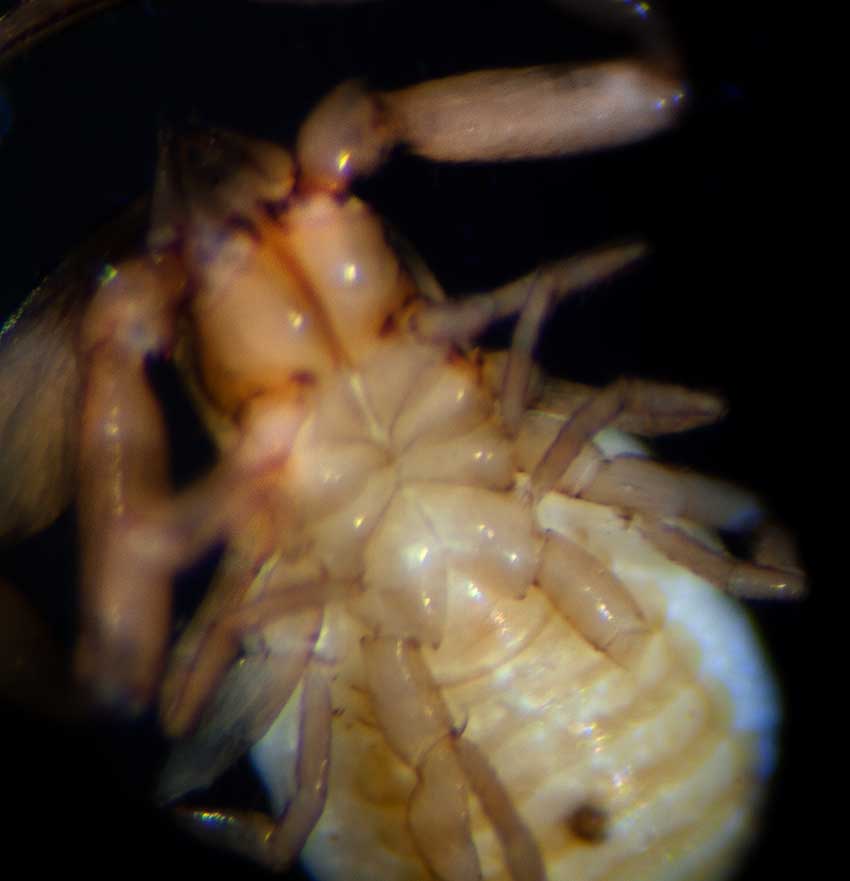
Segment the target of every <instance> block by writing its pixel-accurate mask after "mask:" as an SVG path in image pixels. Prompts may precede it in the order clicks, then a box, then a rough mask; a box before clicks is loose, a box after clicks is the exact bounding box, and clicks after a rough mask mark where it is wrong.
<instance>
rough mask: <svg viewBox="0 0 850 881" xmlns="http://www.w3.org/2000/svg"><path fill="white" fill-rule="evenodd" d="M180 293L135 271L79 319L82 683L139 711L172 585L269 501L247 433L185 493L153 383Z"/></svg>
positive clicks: (159, 274)
mask: <svg viewBox="0 0 850 881" xmlns="http://www.w3.org/2000/svg"><path fill="white" fill-rule="evenodd" d="M182 295H183V276H182V273H181V271H180V270H179V269H178V267H177V264H176V262H175V261H172V259H171V258H169V257H164V258H161V259H151V260H146V261H145V260H139V261H134V262H129V263H126V264H123V265H121V266H119V267H118V269H117V271H116V273H115V275H114V277H112V278H111V279H110V280H109V281H108V282H107V283H105V284H104V285H103V286H102V287H101V288H100V290H99V291H98V292H97V293H96V295H95V297H94V299H93V301H92V303H91V305H90V307H89V310H88V312H87V314H86V316H85V318H84V321H83V327H82V352H81V357H82V359H83V361H84V363H85V365H86V372H85V379H84V394H83V408H82V418H81V429H80V456H79V485H80V489H79V524H80V544H81V556H82V579H81V580H82V588H81V593H82V611H81V619H82V620H81V635H80V640H79V644H78V646H77V650H76V658H75V664H76V669H77V673H78V675H79V677H80V678H81V680H82V681H83V682H85V683H86V684H87V685H88V686H89V687H90V688H91V690H92V692H93V693H94V695H95V696H96V697H97V698H98V699H99V700H101V701H103V702H105V703H107V704H113V705H116V706H117V707H123V708H124V709H125V710H128V711H131V712H136V711H139V710H140V709H142V708H144V707H145V706H146V705H147V704H148V703H149V702H150V699H151V697H152V695H153V692H154V689H155V688H156V686H157V684H158V682H159V679H160V676H161V673H162V668H163V664H164V658H165V650H166V644H167V640H168V637H169V633H170V623H171V621H170V618H171V581H172V579H173V577H174V576H175V575H176V574H177V572H178V571H179V570H180V569H182V568H185V567H186V566H188V565H189V564H191V563H192V562H193V561H194V560H195V559H197V557H198V556H200V554H201V553H202V552H203V551H204V550H206V549H207V548H208V547H209V546H210V545H211V544H212V543H213V542H214V541H215V540H216V539H217V538H219V537H220V536H222V535H224V534H226V533H227V532H228V531H229V529H230V527H231V525H232V524H233V523H235V522H239V521H240V520H244V518H245V517H247V516H249V515H250V513H251V512H252V511H253V510H255V509H256V508H257V507H258V505H259V502H260V501H261V498H262V480H263V478H264V476H265V474H266V473H267V471H268V468H269V461H270V460H271V459H274V457H275V456H276V455H277V454H276V452H271V453H268V455H267V456H266V459H265V460H264V459H263V456H262V455H261V451H259V452H258V450H257V449H256V447H257V444H256V443H253V445H252V443H251V441H252V437H253V436H252V435H251V433H250V432H249V433H247V434H246V438H245V440H244V442H243V443H242V444H241V445H239V446H237V448H236V450H235V451H234V453H233V456H232V457H231V458H230V459H229V460H225V461H223V462H222V463H221V464H220V465H219V466H217V467H216V468H215V469H214V470H213V471H212V472H211V474H210V475H208V476H207V477H206V478H204V479H203V480H201V481H199V482H198V483H197V484H195V485H194V486H192V487H190V488H188V489H187V490H185V491H184V492H181V493H180V494H175V493H174V492H173V490H172V488H171V485H170V480H169V474H168V437H167V431H166V426H165V423H164V419H163V416H162V413H161V412H160V409H159V405H158V402H157V400H156V397H155V395H154V393H153V390H152V388H151V387H150V385H149V383H148V379H147V375H146V370H145V364H146V360H147V359H148V358H149V357H151V356H159V355H163V354H167V353H168V352H169V350H170V348H171V347H172V345H173V336H174V333H175V322H176V317H177V312H178V309H179V308H180V306H181V301H182Z"/></svg>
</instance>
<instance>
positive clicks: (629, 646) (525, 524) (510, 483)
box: [0, 61, 802, 881]
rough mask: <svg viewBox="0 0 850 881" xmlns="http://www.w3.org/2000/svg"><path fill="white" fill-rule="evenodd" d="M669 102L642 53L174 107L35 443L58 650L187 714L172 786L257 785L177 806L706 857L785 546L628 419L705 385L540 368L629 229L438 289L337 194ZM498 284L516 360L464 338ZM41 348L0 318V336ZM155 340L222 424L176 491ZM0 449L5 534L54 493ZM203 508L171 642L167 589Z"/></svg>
mask: <svg viewBox="0 0 850 881" xmlns="http://www.w3.org/2000/svg"><path fill="white" fill-rule="evenodd" d="M681 98H682V92H681V87H680V85H679V83H678V82H677V81H676V79H675V78H673V77H671V76H670V75H669V73H662V72H659V70H658V69H657V68H655V67H654V66H652V65H649V64H647V63H643V62H631V61H629V62H626V61H622V62H619V61H618V62H608V63H602V64H596V65H589V66H586V67H581V68H577V69H565V68H560V67H551V68H524V69H520V70H494V71H486V72H481V73H473V74H467V75H463V76H458V77H451V78H447V79H442V80H437V81H433V82H429V83H424V84H422V85H419V86H414V87H410V88H406V89H401V90H396V91H387V92H383V93H380V94H378V93H370V92H368V91H367V90H366V89H364V88H363V87H362V86H360V85H356V84H351V83H346V84H343V85H342V86H340V87H339V88H337V89H336V90H335V91H333V92H332V93H331V94H330V95H329V96H327V97H326V98H325V99H324V100H323V101H322V102H321V103H320V104H319V106H318V107H317V108H316V109H315V110H314V111H313V112H312V113H311V114H310V115H309V116H308V118H307V120H306V122H305V123H304V125H303V126H302V128H301V130H300V134H299V136H298V139H297V143H296V145H295V147H294V150H293V151H292V153H290V152H287V151H285V150H283V149H282V148H280V147H278V146H275V145H272V144H269V143H265V142H260V141H255V140H251V139H247V138H243V137H241V136H237V135H234V134H230V133H226V132H213V133H209V132H201V133H198V132H192V133H189V134H177V133H169V134H168V135H167V136H165V137H164V139H163V148H162V155H161V162H160V172H159V179H158V182H157V187H156V190H155V194H154V198H153V206H152V210H151V225H150V232H149V234H148V237H147V253H146V254H144V255H143V256H141V257H136V258H128V259H123V260H121V261H118V262H116V263H114V264H112V265H110V267H109V268H108V271H107V272H106V273H105V275H104V280H103V282H102V283H101V285H100V287H99V288H98V290H97V291H96V292H95V294H94V296H93V297H92V299H91V302H90V303H89V304H88V306H87V308H86V311H85V314H84V315H83V316H82V317H81V319H80V325H79V332H78V333H77V334H76V335H75V337H74V339H73V346H72V355H71V356H70V363H71V364H72V365H73V366H74V367H75V368H76V367H77V366H79V368H80V370H81V373H82V379H81V388H82V392H81V398H80V408H79V413H78V414H77V413H75V414H73V415H72V418H71V422H72V424H73V426H74V428H73V431H74V437H73V442H62V441H60V442H58V445H59V447H60V448H61V451H62V455H63V456H65V457H66V458H67V459H68V460H71V462H72V464H71V466H70V467H71V468H72V470H73V473H74V475H75V483H76V497H77V505H78V512H79V521H80V532H81V535H80V542H81V558H82V573H81V577H82V597H83V599H82V615H81V634H80V639H79V643H78V646H77V650H76V658H75V663H76V671H77V674H78V676H79V677H80V678H81V679H82V680H83V681H84V682H85V683H87V684H88V686H89V687H90V688H91V690H92V691H93V693H94V694H95V695H96V696H97V697H98V698H99V699H100V700H101V701H102V702H105V703H106V704H109V705H115V706H117V707H119V708H122V709H125V710H126V709H130V710H136V709H140V708H143V707H146V706H147V705H149V704H150V703H151V702H152V701H158V702H159V705H160V709H161V716H162V720H163V726H164V728H165V730H166V732H167V733H168V734H169V735H170V736H172V737H173V738H174V739H175V741H176V745H175V748H174V751H173V754H172V757H171V759H170V761H169V763H168V765H167V766H166V768H165V770H164V772H163V776H162V781H161V788H160V793H159V795H160V797H161V798H162V799H163V801H165V802H168V803H172V802H178V801H180V800H181V799H184V798H185V797H186V796H190V795H191V797H192V798H193V799H198V798H200V796H198V795H197V792H198V791H200V790H203V789H204V788H205V787H207V786H208V785H209V784H211V783H212V782H213V781H214V780H215V779H216V778H217V777H218V776H219V775H220V774H221V773H223V772H224V771H225V770H226V769H227V768H228V767H230V765H232V764H233V762H234V761H235V760H236V759H238V758H239V757H240V756H242V755H243V754H244V753H246V752H248V751H250V754H251V758H252V760H253V762H254V764H255V766H256V768H257V770H258V772H259V775H260V777H261V778H262V780H263V783H264V785H265V787H266V789H267V792H268V796H269V802H270V805H271V811H270V813H269V814H267V815H266V814H254V813H251V814H249V813H239V812H229V813H227V814H224V813H215V812H210V811H208V810H194V809H189V808H181V809H180V815H181V817H182V818H183V819H184V820H185V822H186V823H187V824H188V825H189V826H190V827H191V828H192V829H193V830H194V831H195V832H197V833H198V834H200V835H205V836H208V837H209V838H210V839H211V840H213V841H215V842H217V843H219V844H224V845H226V846H230V847H232V848H234V849H236V850H239V851H240V852H243V853H246V854H248V855H250V856H251V857H252V858H254V859H257V860H259V861H261V862H263V863H265V864H267V865H270V866H272V867H275V868H278V867H282V866H286V865H288V864H289V863H291V862H292V861H293V860H295V859H297V858H299V856H303V858H304V860H305V861H306V864H307V865H308V867H309V868H310V870H311V871H312V872H314V873H315V874H316V876H317V877H318V878H319V879H321V881H335V879H342V878H352V879H378V881H413V879H429V878H439V879H444V881H474V879H476V878H486V879H488V881H495V879H504V881H507V879H511V881H542V879H544V878H549V879H551V881H567V879H574V881H584V879H594V878H610V879H615V878H618V879H632V881H634V879H639V878H646V879H660V878H670V879H674V878H681V879H696V878H721V877H724V875H725V874H727V873H728V871H729V867H730V866H731V865H732V864H733V863H734V860H735V858H736V855H737V852H738V850H739V849H740V847H741V846H742V844H743V843H745V842H746V840H747V838H748V834H749V831H750V828H751V823H752V817H753V813H754V811H755V809H756V805H757V802H758V797H759V793H760V781H761V780H762V779H763V778H764V776H765V775H766V773H767V772H768V770H769V768H770V765H771V738H772V730H773V727H774V725H775V721H776V707H775V700H774V697H773V695H772V692H771V687H770V685H769V684H768V679H767V676H766V674H765V671H764V667H763V662H762V660H761V658H760V655H759V651H758V649H757V647H756V645H755V642H754V640H753V637H752V635H751V634H750V633H749V631H748V629H747V625H746V624H745V623H744V622H743V619H742V618H741V617H740V616H739V615H738V613H737V611H736V609H735V606H734V603H733V602H732V601H731V600H728V599H727V598H724V597H723V596H722V593H721V591H725V592H727V593H730V594H732V595H733V596H777V597H778V596H795V595H798V594H799V593H800V591H801V590H802V581H801V576H800V574H799V573H798V572H796V571H795V570H794V569H793V567H792V566H790V565H789V564H787V563H786V562H785V561H784V560H783V559H782V558H781V555H782V553H783V550H784V549H783V548H782V547H781V546H780V548H779V550H776V548H775V546H773V545H771V546H770V548H769V549H768V550H766V551H764V553H763V555H762V556H759V557H758V558H757V559H756V560H755V561H754V562H744V561H739V560H737V559H735V558H733V557H731V556H730V555H729V554H727V553H726V552H725V550H723V548H722V546H721V545H720V544H719V542H718V540H717V539H716V537H715V534H714V530H716V529H734V528H735V527H736V526H737V525H738V524H741V523H745V522H746V523H749V522H751V521H752V520H753V518H754V517H755V516H756V513H757V506H756V504H755V502H754V501H753V499H752V498H751V497H750V496H749V495H748V494H746V493H744V492H742V491H739V490H737V489H735V488H733V487H731V486H728V485H726V484H721V483H719V482H717V481H712V480H708V479H706V478H701V477H697V476H694V475H691V474H686V473H683V472H679V471H675V470H672V469H667V468H665V467H663V466H661V465H660V464H658V463H656V462H654V461H653V460H651V459H650V458H648V455H647V453H646V451H645V449H644V447H643V446H642V444H641V443H640V442H638V441H637V440H635V439H634V436H633V435H639V436H645V437H652V436H656V435H660V434H665V433H672V432H678V431H684V430H687V429H690V428H693V427H697V426H700V425H704V424H707V423H709V422H711V421H713V420H715V419H717V418H718V417H719V416H720V415H721V413H722V409H723V408H722V404H721V402H720V401H718V400H717V399H716V398H715V397H713V396H712V395H708V394H702V393H697V392H691V391H687V390H685V389H682V388H679V387H676V386H669V385H662V384H657V383H650V382H641V381H637V380H620V381H617V382H615V383H613V384H611V385H609V386H607V387H605V388H603V389H591V388H588V387H586V386H579V385H576V384H572V383H568V382H565V381H547V382H545V383H542V382H541V380H540V378H539V377H538V376H537V374H536V373H535V371H534V369H533V367H532V355H533V349H534V345H535V342H536V340H537V338H538V335H539V332H540V328H541V326H542V324H543V322H544V320H545V317H546V315H547V314H548V312H549V311H550V309H551V308H552V307H553V305H554V304H555V303H556V302H557V301H558V300H560V299H563V298H565V297H567V296H569V295H570V294H572V293H573V292H575V291H578V290H584V289H586V288H587V287H589V286H591V285H592V284H594V283H596V282H597V281H599V280H602V279H605V278H607V277H608V276H610V275H611V274H613V273H615V272H617V271H619V270H621V269H623V268H624V267H626V266H628V265H630V264H631V263H632V262H633V261H634V260H636V259H637V258H639V257H640V256H641V255H642V254H643V252H644V247H643V246H642V245H641V244H635V243H632V244H619V245H616V246H611V247H607V248H602V249H599V250H598V251H595V252H593V253H590V254H586V255H582V256H579V257H574V258H570V259H565V260H562V261H558V262H556V263H553V264H549V265H546V266H544V267H541V268H540V269H539V270H536V271H534V272H532V273H531V274H530V275H528V276H526V277H523V278H520V279H518V280H517V281H515V282H512V283H510V284H508V285H506V286H504V287H503V288H500V289H498V290H496V291H492V292H490V293H487V294H483V295H481V296H480V297H477V298H474V299H472V300H468V301H465V302H462V303H447V302H443V301H442V299H441V295H440V293H439V290H438V285H436V283H435V281H434V279H433V277H432V276H431V275H430V273H429V272H428V270H427V269H426V268H425V267H424V266H423V265H422V263H421V261H420V260H419V259H418V258H417V257H416V256H415V254H413V253H412V252H410V250H409V249H406V248H405V249H403V256H398V255H397V254H396V252H395V250H394V249H393V248H391V247H390V245H389V243H388V236H387V233H386V232H385V230H384V228H383V227H382V225H381V223H380V221H379V220H378V219H377V218H376V217H375V215H374V214H373V213H372V212H371V211H370V210H369V209H368V208H367V207H366V206H365V205H364V204H363V203H362V202H361V201H360V200H359V199H357V198H356V197H354V196H353V195H351V193H350V185H351V182H352V181H353V180H355V179H357V178H360V177H363V176H365V175H368V174H372V173H375V172H376V171H378V169H379V167H380V165H381V164H382V163H383V162H384V161H385V160H386V158H387V156H388V154H389V153H390V151H391V150H392V149H393V148H394V147H395V146H397V145H404V146H406V147H407V148H408V149H410V150H412V151H414V152H415V153H417V154H418V155H421V156H424V157H427V158H429V159H433V160H436V161H450V162H458V161H468V160H481V161H502V160H510V159H526V158H533V157H548V156H563V155H569V154H573V153H578V152H582V151H584V150H587V149H595V148H601V147H607V146H613V145H618V144H623V143H628V142H630V141H632V140H635V139H638V138H643V137H646V136H649V135H652V134H653V133H655V132H657V131H659V130H661V129H663V128H664V127H666V126H667V125H669V123H670V122H671V120H672V119H673V118H674V117H675V114H676V112H677V108H678V104H679V102H680V100H681ZM510 316H516V318H517V322H516V329H515V331H514V336H513V342H512V345H511V347H510V349H509V351H508V352H507V354H506V355H494V354H488V353H484V352H481V351H479V350H478V349H476V348H474V342H475V340H476V338H477V337H478V336H479V335H480V334H481V333H482V332H483V331H484V330H486V329H487V327H488V326H490V325H491V324H492V323H493V322H494V321H495V320H497V319H501V318H506V317H510ZM29 342H30V341H29V339H28V337H27V336H26V334H24V335H23V336H21V337H16V336H15V335H14V333H12V334H10V335H9V339H8V341H7V347H6V349H5V350H4V358H5V359H6V364H8V365H11V366H15V365H16V364H20V363H25V362H26V360H27V357H28V356H27V346H28V345H29ZM65 351H66V350H65V349H63V350H62V352H63V353H65ZM159 357H169V358H172V359H173V361H174V362H175V363H176V365H177V367H178V370H179V372H180V375H181V376H182V378H183V379H184V381H185V383H186V385H187V387H188V388H189V390H190V393H191V395H192V397H193V399H194V401H195V403H196V405H197V408H198V410H199V413H200V414H201V417H202V419H203V420H204V422H205V423H206V425H207V427H208V428H209V430H210V432H211V434H212V436H213V437H214V439H215V442H216V446H217V448H218V451H219V454H220V455H219V461H218V464H217V465H216V467H215V468H214V469H213V470H212V471H211V472H210V473H209V474H207V475H205V476H204V477H202V478H200V479H199V480H197V481H196V482H195V483H193V484H192V485H190V486H189V487H188V488H186V489H183V490H180V491H179V492H178V491H175V490H174V489H173V488H172V487H171V486H170V483H169V478H168V469H167V431H166V427H165V424H164V419H163V416H162V412H161V408H160V406H159V404H158V402H157V400H156V396H155V394H154V393H153V391H152V388H151V385H150V383H149V378H148V374H147V372H146V365H147V363H148V362H149V361H150V359H151V358H159ZM7 394H13V392H8V393H7ZM0 415H2V414H0ZM624 432H630V434H627V433H624ZM8 434H9V436H10V437H11V436H12V432H8ZM9 449H10V450H12V452H11V453H10V454H9V455H10V457H13V456H14V445H13V444H10V445H9ZM58 458H59V457H56V459H57V460H58ZM14 464H15V465H16V466H17V467H18V468H20V469H21V475H20V477H21V485H22V487H23V489H22V490H21V491H20V492H17V493H15V494H14V495H13V496H12V501H11V502H10V503H8V504H7V507H6V509H5V517H6V522H4V523H3V528H4V530H13V529H15V528H28V527H29V528H31V527H32V526H33V525H34V524H36V523H38V522H39V520H40V518H41V517H43V516H45V515H44V514H43V513H42V514H39V513H38V511H37V510H36V509H39V510H41V511H43V510H44V506H45V505H47V506H48V507H50V506H51V505H52V506H53V507H55V506H56V500H55V498H54V495H53V494H52V492H51V490H50V488H49V487H48V486H46V485H45V479H44V477H43V467H42V465H43V462H42V461H38V462H37V463H36V466H37V467H34V466H31V465H30V464H29V463H28V462H27V461H26V457H24V456H19V457H18V459H17V460H14ZM56 467H57V469H58V470H61V469H60V466H59V465H57V466H56ZM11 470H12V469H11V467H9V468H7V472H11ZM50 479H51V480H53V478H52V477H51V478H50ZM221 540H223V541H224V542H225V543H226V550H225V553H224V556H223V559H222V561H221V564H220V566H219V568H218V571H217V573H216V575H215V578H214V580H213V583H212V586H211V587H210V590H209V592H208V594H207V596H206V597H205V599H204V601H203V603H202V605H201V607H200V609H199V610H198V612H197V613H196V615H195V616H194V618H193V619H192V621H191V622H190V624H189V625H188V626H187V627H186V628H185V630H184V631H183V632H182V633H181V634H180V636H179V639H178V641H177V643H176V645H174V646H173V647H172V646H170V644H169V643H170V639H171V583H172V581H173V579H174V577H175V576H176V575H177V574H178V573H179V572H180V571H181V570H182V569H184V568H186V567H187V566H189V565H190V564H191V563H192V562H193V561H194V560H195V559H196V558H197V557H198V556H199V555H200V554H201V553H202V552H203V551H204V550H205V549H207V548H209V547H210V545H212V544H213V543H214V542H216V541H221Z"/></svg>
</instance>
